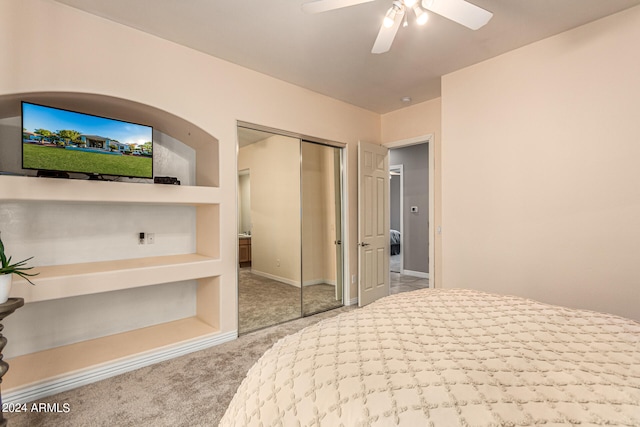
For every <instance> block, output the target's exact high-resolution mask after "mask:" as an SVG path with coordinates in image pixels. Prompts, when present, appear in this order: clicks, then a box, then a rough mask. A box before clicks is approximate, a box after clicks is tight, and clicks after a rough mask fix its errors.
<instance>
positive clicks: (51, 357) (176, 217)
mask: <svg viewBox="0 0 640 427" xmlns="http://www.w3.org/2000/svg"><path fill="white" fill-rule="evenodd" d="M20 101H28V102H34V103H39V104H43V105H50V106H53V107H57V108H65V109H69V110H73V111H80V112H84V113H89V114H94V115H98V116H105V117H111V118H116V119H121V120H125V121H130V122H135V123H143V124H147V125H151V126H153V128H154V142H155V143H157V144H158V147H159V148H161V149H162V156H161V157H162V158H161V159H160V161H161V164H159V165H156V163H155V162H154V175H156V176H158V175H171V176H175V175H180V176H178V178H179V179H181V181H182V182H183V184H185V183H186V184H188V185H180V186H172V185H159V184H152V183H151V181H146V182H145V181H144V180H128V179H122V180H120V182H104V181H88V180H80V179H69V180H66V179H52V178H35V177H32V176H26V175H33V174H34V172H33V171H23V170H22V169H21V168H20V165H21V159H20V143H19V141H20V139H21V128H20V123H21V122H20ZM162 162H163V163H162ZM176 164H178V165H184V166H181V167H178V168H177V169H176V167H175V165H176ZM169 165H171V166H169ZM218 166H219V160H218V141H217V140H216V139H215V138H214V137H212V136H211V135H209V134H208V133H207V132H205V131H203V130H202V129H200V128H198V127H197V126H194V125H192V124H191V123H189V122H187V121H185V120H183V119H181V118H179V117H177V116H175V115H172V114H170V113H168V112H165V111H162V110H160V109H157V108H155V107H150V106H147V105H144V104H140V103H137V102H133V101H129V100H124V99H119V98H115V97H110V96H104V95H94V94H83V93H69V92H64V93H62V92H61V93H56V92H46V93H27V94H17V95H11V96H2V97H0V171H3V172H11V173H14V174H17V175H0V201H2V204H1V205H0V231H2V238H3V241H4V242H5V244H6V246H7V248H8V249H9V252H10V253H11V254H12V255H13V256H14V258H15V259H22V258H26V257H29V256H32V255H35V258H34V259H33V261H32V262H33V265H35V266H36V271H38V272H39V273H40V274H39V276H37V277H36V278H35V282H36V286H32V285H30V284H28V283H27V282H26V281H25V280H22V279H19V278H15V279H14V286H13V289H12V292H11V296H12V297H22V298H24V299H25V307H23V308H22V309H20V310H18V311H17V312H16V313H14V314H13V315H12V316H11V317H9V318H7V319H5V322H4V324H5V330H4V335H5V336H6V337H7V338H8V341H9V344H8V346H7V347H6V349H5V359H6V360H7V361H8V362H9V364H10V370H9V372H8V373H7V374H6V375H5V377H4V378H3V384H2V385H3V387H2V388H3V401H4V402H26V401H29V400H33V399H36V398H42V397H44V396H47V395H50V394H53V393H57V392H60V391H64V390H67V389H69V388H73V387H76V386H79V385H82V384H86V383H89V382H92V381H95V380H98V379H102V378H106V377H108V376H112V375H116V374H119V373H122V372H125V371H127V370H131V369H135V368H139V367H141V366H144V365H147V364H150V363H154V362H157V361H159V360H165V359H167V358H170V357H175V356H177V355H181V354H185V353H188V352H190V351H195V350H199V349H201V348H205V347H208V346H211V345H215V344H219V343H221V342H224V341H227V340H229V339H233V338H235V334H221V333H220V328H219V324H220V322H219V321H220V319H219V311H220V310H219V309H220V274H221V268H220V259H219V258H220V242H219V229H220V218H219V217H220V208H219V204H220V195H219V188H218V183H219V173H218V169H219V167H218ZM172 167H173V169H171V168H172ZM137 231H142V232H153V233H155V237H156V238H155V243H154V245H153V246H151V245H148V246H145V245H139V242H138V241H137V237H138V236H137V235H138V233H137ZM38 261H40V263H39V262H38ZM100 316H103V317H102V318H101V317H100ZM105 325H106V326H105ZM227 335H229V336H227ZM12 345H13V347H12ZM14 347H15V350H12V349H13V348H14Z"/></svg>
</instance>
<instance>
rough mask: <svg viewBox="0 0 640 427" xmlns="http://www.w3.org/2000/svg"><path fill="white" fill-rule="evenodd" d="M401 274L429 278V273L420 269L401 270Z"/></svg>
mask: <svg viewBox="0 0 640 427" xmlns="http://www.w3.org/2000/svg"><path fill="white" fill-rule="evenodd" d="M402 274H404V275H405V276H412V277H420V278H422V279H428V278H429V273H423V272H422V271H413V270H403V271H402Z"/></svg>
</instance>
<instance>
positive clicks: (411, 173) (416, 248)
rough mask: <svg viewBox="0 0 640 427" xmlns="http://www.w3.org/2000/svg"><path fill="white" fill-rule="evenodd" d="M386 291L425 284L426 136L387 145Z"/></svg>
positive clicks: (427, 265) (427, 269)
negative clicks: (388, 175)
mask: <svg viewBox="0 0 640 427" xmlns="http://www.w3.org/2000/svg"><path fill="white" fill-rule="evenodd" d="M390 148H391V149H390V150H389V159H390V163H391V165H392V166H391V167H390V215H389V216H390V224H391V232H390V248H391V249H390V262H389V265H390V293H392V294H394V293H400V292H407V291H412V290H416V289H423V288H428V287H429V285H430V276H431V274H430V273H431V271H430V267H431V265H432V264H433V263H432V262H430V256H431V252H432V251H431V250H430V244H431V242H430V236H431V232H430V230H429V227H430V220H429V217H430V214H431V212H432V211H433V207H432V206H431V204H432V203H433V198H432V197H430V194H429V192H430V187H431V185H430V179H431V178H430V175H431V173H430V170H429V167H430V159H429V154H430V152H429V151H430V150H429V140H428V139H427V140H422V141H418V142H416V141H412V143H409V144H406V145H401V144H398V145H396V146H394V147H390Z"/></svg>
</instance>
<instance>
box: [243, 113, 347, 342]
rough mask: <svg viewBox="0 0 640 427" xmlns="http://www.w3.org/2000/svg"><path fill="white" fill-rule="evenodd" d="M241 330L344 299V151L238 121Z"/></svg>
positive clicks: (332, 305)
mask: <svg viewBox="0 0 640 427" xmlns="http://www.w3.org/2000/svg"><path fill="white" fill-rule="evenodd" d="M237 159H238V197H237V201H238V252H237V254H238V264H237V266H238V333H239V334H244V333H247V332H251V331H255V330H258V329H262V328H265V327H268V326H272V325H275V324H279V323H282V322H286V321H289V320H293V319H297V318H300V317H303V316H308V315H311V314H315V313H318V312H321V311H326V310H330V309H333V308H337V307H340V306H342V305H343V304H344V302H343V298H344V295H343V294H344V292H343V283H344V277H343V276H344V269H343V260H344V254H343V250H342V240H343V239H342V236H343V233H344V230H343V223H344V221H343V218H344V213H343V210H344V209H343V205H344V204H343V191H342V189H343V177H342V173H343V168H342V163H343V148H342V147H341V146H333V145H328V144H323V143H317V142H313V141H309V140H307V139H306V138H304V137H302V136H298V135H292V134H287V133H286V132H279V131H273V130H271V129H266V128H261V127H259V126H255V125H248V124H239V125H238V156H237Z"/></svg>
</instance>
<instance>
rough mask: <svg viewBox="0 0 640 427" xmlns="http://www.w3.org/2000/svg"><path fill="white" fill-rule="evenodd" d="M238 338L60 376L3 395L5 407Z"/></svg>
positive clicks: (208, 340) (207, 339)
mask: <svg viewBox="0 0 640 427" xmlns="http://www.w3.org/2000/svg"><path fill="white" fill-rule="evenodd" d="M237 337H238V331H237V330H236V331H231V332H227V333H225V334H212V335H207V336H204V337H200V338H194V339H192V340H189V341H186V342H182V343H179V344H173V345H169V346H165V347H161V348H159V349H156V350H150V351H147V352H144V353H140V354H137V355H133V356H129V357H123V358H121V359H117V360H114V361H112V362H107V363H102V364H100V365H96V366H93V367H90V368H86V369H81V370H78V371H74V372H70V373H68V374H63V375H59V376H57V377H54V378H49V379H46V380H43V381H38V382H37V383H33V384H29V385H26V386H23V387H16V388H13V389H9V390H6V391H5V390H3V391H2V402H3V403H4V404H22V403H28V402H32V401H34V400H38V399H42V398H45V397H47V396H51V395H53V394H57V393H61V392H63V391H67V390H71V389H73V388H77V387H80V386H83V385H87V384H91V383H94V382H96V381H100V380H104V379H107V378H110V377H114V376H116V375H120V374H124V373H125V372H129V371H133V370H136V369H139V368H143V367H145V366H149V365H153V364H154V363H158V362H162V361H164V360H169V359H173V358H175V357H179V356H184V355H185V354H189V353H193V352H194V351H199V350H204V349H206V348H209V347H213V346H216V345H220V344H223V343H225V342H229V341H233V340H235V339H236V338H237Z"/></svg>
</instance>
